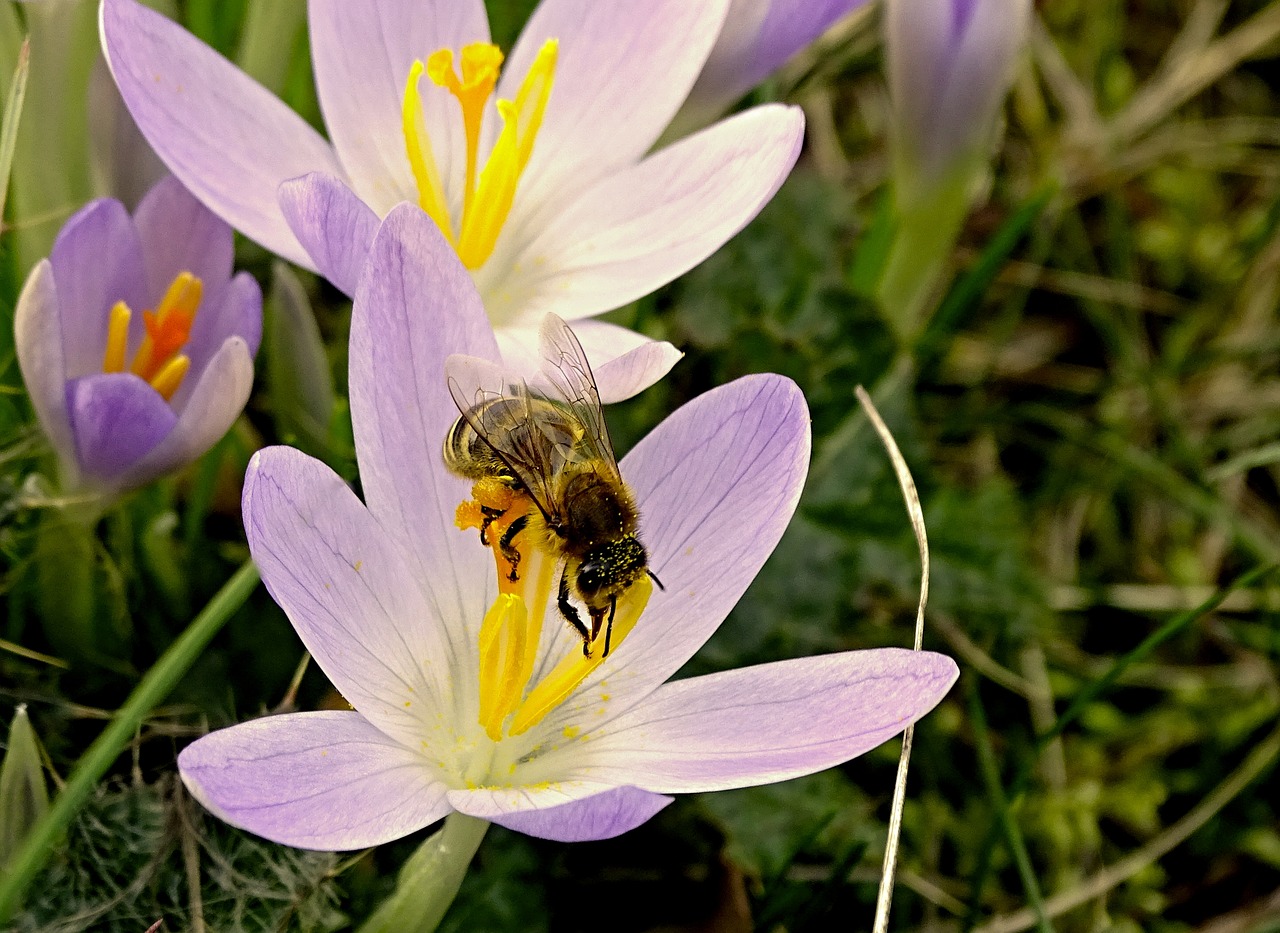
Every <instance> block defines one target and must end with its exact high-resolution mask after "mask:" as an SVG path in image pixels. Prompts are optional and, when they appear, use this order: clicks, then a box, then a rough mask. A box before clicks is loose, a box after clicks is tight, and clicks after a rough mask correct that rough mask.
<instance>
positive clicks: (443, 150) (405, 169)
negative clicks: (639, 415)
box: [102, 0, 804, 401]
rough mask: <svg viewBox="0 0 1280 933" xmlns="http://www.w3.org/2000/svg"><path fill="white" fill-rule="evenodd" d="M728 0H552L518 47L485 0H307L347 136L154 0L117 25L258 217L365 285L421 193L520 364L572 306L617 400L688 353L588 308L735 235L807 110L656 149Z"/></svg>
mask: <svg viewBox="0 0 1280 933" xmlns="http://www.w3.org/2000/svg"><path fill="white" fill-rule="evenodd" d="M728 6H729V0H699V2H696V3H690V2H688V0H649V2H645V3H636V2H633V0H590V2H584V0H543V2H542V3H541V5H540V6H539V7H538V8H537V9H536V10H535V11H534V13H533V15H532V17H531V18H530V20H529V23H528V25H527V26H526V27H525V29H524V32H523V34H522V35H521V36H520V38H519V40H518V41H517V42H516V44H515V47H514V48H513V49H512V50H511V53H510V55H508V56H506V57H505V58H504V56H503V54H502V53H501V52H500V51H499V50H498V48H497V47H496V46H493V45H491V44H490V43H489V27H488V22H487V18H486V14H485V8H484V3H483V2H482V0H368V2H360V3H354V2H351V0H311V2H310V9H309V21H310V32H311V52H312V58H313V61H314V65H315V77H316V85H317V90H318V92H319V97H320V104H321V109H322V110H323V112H324V117H325V123H326V125H327V128H328V132H329V140H326V139H324V138H323V137H322V136H321V135H320V134H318V133H317V132H316V131H315V130H313V129H312V128H311V127H309V126H308V125H307V124H306V123H305V122H304V121H303V120H302V119H301V117H299V116H298V115H297V114H296V113H294V112H293V111H291V110H289V109H288V107H286V106H285V105H284V104H283V103H282V102H281V101H279V100H278V99H276V98H275V97H274V96H272V95H271V94H270V93H269V92H267V91H266V90H265V89H264V88H262V87H261V86H259V85H257V84H255V83H254V82H253V81H252V80H251V79H250V78H248V77H247V76H246V75H245V74H243V73H242V72H240V71H239V70H237V69H236V68H235V67H234V66H232V65H231V64H230V63H229V62H227V61H226V60H225V59H223V58H222V57H220V56H219V55H217V54H216V53H215V52H213V51H212V50H211V49H209V48H208V47H207V46H205V45H203V44H202V43H200V42H199V41H198V40H196V39H195V38H194V37H193V36H191V35H190V34H189V33H187V32H185V31H183V30H182V29H181V28H180V27H178V26H177V25H176V24H174V23H172V22H170V21H169V20H167V19H165V18H164V17H162V16H160V15H158V14H156V13H154V12H153V11H151V10H148V9H146V8H145V7H143V6H141V5H140V4H138V3H137V2H136V0H103V4H102V34H103V44H104V48H105V49H106V53H107V58H108V61H109V63H110V65H111V69H112V72H113V74H114V75H115V78H116V82H117V84H118V85H119V87H120V91H121V93H122V94H123V96H124V99H125V102H126V103H127V104H128V106H129V109H130V110H131V112H132V113H133V116H134V119H135V120H136V121H137V123H138V126H139V127H140V128H141V129H142V132H143V134H144V135H145V136H146V137H147V139H148V140H149V141H150V142H151V145H152V146H153V147H154V148H155V150H156V152H157V153H159V155H160V157H161V158H162V159H163V160H164V161H165V163H166V164H167V165H168V166H169V168H170V169H171V170H172V171H173V172H174V174H176V175H177V176H178V177H179V178H181V179H182V180H183V181H184V182H185V183H186V184H187V185H188V186H189V187H190V188H191V190H192V191H194V192H195V193H196V195H197V196H198V197H200V198H201V199H202V200H203V201H204V202H205V203H206V204H208V205H209V206H210V207H211V208H212V209H213V210H214V211H216V212H217V213H218V214H219V215H220V216H222V217H224V218H226V219H227V220H228V221H229V222H230V223H231V224H232V225H234V226H235V227H236V228H237V229H239V230H240V231H242V232H243V233H244V234H245V235H247V236H249V237H250V238H252V239H254V240H256V241H258V242H259V243H261V244H263V245H264V246H266V247H267V248H268V249H270V250H272V251H274V252H276V253H279V254H280V255H282V256H284V257H286V258H288V259H290V260H292V261H294V262H296V263H299V264H300V265H303V266H306V267H308V268H312V269H317V270H319V271H320V272H322V273H323V274H324V275H325V276H327V277H328V278H329V279H330V280H331V281H332V282H333V283H334V284H336V285H337V286H338V287H339V288H341V289H343V290H344V291H346V292H347V293H348V294H353V293H354V289H355V287H356V284H357V279H358V276H359V273H360V270H361V269H362V268H363V265H364V260H365V257H366V255H367V251H368V246H369V244H370V242H371V241H372V239H373V235H374V232H375V230H376V229H377V226H378V220H379V218H381V217H384V216H385V215H386V214H387V212H388V211H389V210H390V209H391V208H392V207H393V206H394V205H396V204H398V203H401V202H403V201H409V202H412V203H415V204H418V205H419V206H420V207H422V208H423V210H425V211H426V212H427V213H428V214H430V215H431V216H432V218H433V219H434V220H435V221H436V223H437V224H438V226H439V227H440V229H441V230H442V231H444V233H445V235H446V238H447V239H448V240H449V241H450V242H451V243H452V244H453V245H454V247H455V250H456V252H457V253H458V255H459V257H460V258H461V259H462V260H463V262H464V264H465V265H466V266H467V268H468V270H469V271H470V274H471V276H472V278H473V279H474V281H475V283H476V285H477V287H478V288H479V290H480V293H481V295H482V297H483V300H484V305H485V309H486V310H487V312H488V314H489V318H490V320H491V322H492V326H493V327H494V328H495V329H496V331H497V333H498V344H499V347H500V348H501V350H502V352H503V356H504V358H505V359H506V360H507V362H508V363H509V364H512V365H515V366H520V365H522V364H523V365H528V364H529V363H530V362H531V360H532V359H533V358H534V357H535V356H536V346H537V333H538V325H539V324H540V323H541V320H542V317H543V314H544V313H545V312H547V311H552V310H554V311H555V312H556V313H557V314H559V315H561V316H562V317H563V318H565V319H566V320H569V321H570V322H571V323H572V324H573V327H574V330H575V331H576V333H577V335H578V337H579V338H580V340H581V342H582V343H583V345H584V346H585V348H586V350H587V353H588V355H589V356H590V357H591V360H592V362H593V364H594V365H595V367H596V378H597V382H598V384H599V386H600V389H601V394H602V395H603V396H604V398H605V399H606V401H607V400H611V399H619V398H624V397H626V396H627V395H630V394H633V393H634V392H637V391H639V390H640V389H642V388H644V387H646V386H648V385H650V384H652V383H653V382H655V381H656V380H657V379H659V378H661V376H662V375H663V374H665V373H666V372H667V371H668V370H669V369H670V367H671V366H672V365H673V364H674V362H675V360H676V359H678V357H679V354H678V353H677V352H676V351H675V350H674V348H672V347H671V346H670V345H668V344H655V343H654V342H652V341H650V340H648V339H647V338H644V337H642V336H640V335H639V334H635V333H633V332H631V331H628V330H626V329H624V328H620V327H617V326H615V325H611V324H606V323H603V322H599V321H592V320H588V319H589V318H591V317H592V316H594V315H597V314H600V313H601V312H604V311H607V310H609V309H611V308H617V307H620V306H621V305H624V304H626V303H627V302H630V301H633V300H635V299H637V298H640V297H642V296H644V295H646V294H648V293H649V292H651V291H653V290H654V289H655V288H657V287H659V286H661V285H663V284H665V283H667V282H669V281H671V280H672V279H674V278H675V277H676V276H678V275H680V274H681V273H683V272H685V271H686V270H688V269H690V268H692V267H693V266H694V265H696V264H697V263H699V262H701V261H702V260H703V259H705V258H706V257H707V256H708V255H710V254H711V253H712V252H714V251H715V250H716V249H718V248H719V247H720V245H721V244H723V243H724V242H725V241H726V240H728V239H729V238H730V237H731V236H733V235H734V234H735V233H737V232H738V230H740V229H741V228H742V227H743V226H744V225H745V224H746V223H747V222H748V221H749V220H750V219H751V218H752V217H754V216H755V215H756V213H757V212H758V211H759V210H760V209H761V207H763V206H764V204H765V203H767V202H768V200H769V199H770V198H771V197H772V196H773V194H774V192H775V191H776V190H777V189H778V186H779V185H781V183H782V181H783V180H784V179H785V178H786V176H787V173H788V172H789V171H790V170H791V167H792V165H793V164H794V163H795V160H796V158H797V156H798V154H799V151H800V145H801V140H802V136H803V123H804V121H803V117H802V115H801V113H800V111H799V109H798V108H795V107H784V106H780V105H769V106H765V107H757V108H755V109H754V110H750V111H748V112H746V113H743V114H739V115H737V116H735V117H733V118H732V119H729V120H726V121H724V122H722V123H719V124H717V125H715V126H713V127H710V128H708V129H707V130H705V131H703V132H701V133H698V134H696V135H695V136H692V137H689V138H687V139H684V140H682V141H680V142H679V143H677V144H675V145H672V146H668V147H666V148H664V149H661V150H660V151H658V152H656V153H653V154H649V153H650V150H651V149H652V147H653V145H654V143H655V141H656V140H657V139H658V138H659V136H660V135H661V134H662V131H663V130H664V128H665V127H666V126H667V124H668V123H669V122H670V121H671V119H672V117H673V116H674V114H675V113H676V111H677V109H678V108H679V107H680V104H681V102H682V101H683V100H684V99H685V97H686V96H687V95H688V93H689V89H690V88H691V87H692V86H693V83H694V80H695V79H696V78H697V76H698V73H699V72H700V71H701V70H702V67H703V64H704V63H705V62H706V60H707V56H708V54H709V53H710V52H711V49H712V46H713V45H714V44H715V40H716V37H717V36H718V35H719V33H720V29H721V26H722V24H723V23H724V19H725V13H726V11H727V9H728ZM495 99H496V104H495V103H494V100H495Z"/></svg>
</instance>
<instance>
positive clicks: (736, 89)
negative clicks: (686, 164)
mask: <svg viewBox="0 0 1280 933" xmlns="http://www.w3.org/2000/svg"><path fill="white" fill-rule="evenodd" d="M867 2H868V0H732V2H731V3H730V5H729V15H728V16H726V17H725V21H724V28H723V29H721V30H720V36H719V38H718V39H716V44H715V46H714V47H713V48H712V49H711V54H710V55H709V56H707V63H706V64H705V65H704V66H703V68H702V73H701V74H699V75H698V80H697V81H695V82H694V85H693V90H691V91H690V92H689V97H688V99H687V100H686V101H685V103H684V106H683V107H682V108H681V110H680V115H679V118H678V122H679V124H680V125H681V126H682V127H688V128H689V129H694V128H697V127H700V126H703V125H705V124H706V123H708V122H710V121H711V120H713V119H715V118H716V117H718V116H719V115H720V114H722V113H724V112H725V110H726V109H728V107H729V105H730V104H732V103H733V102H734V101H736V100H737V99H738V98H740V97H741V96H742V95H743V94H745V93H746V92H747V91H749V90H751V89H752V88H753V87H755V86H756V85H757V84H759V83H760V82H761V81H763V80H764V79H765V78H767V77H769V75H771V74H773V73H774V72H775V71H777V70H778V69H779V68H781V67H782V66H783V65H784V64H786V62H787V61H788V59H790V58H791V57H792V56H793V55H796V54H797V53H799V52H800V51H802V50H803V49H805V48H806V47H807V46H808V45H809V44H810V43H812V42H813V41H814V40H815V39H817V38H818V37H819V36H821V35H822V34H823V33H824V32H826V31H827V29H828V28H829V27H830V26H832V25H833V24H834V23H835V22H836V20H838V19H840V17H842V16H845V15H846V14H848V13H851V12H852V11H853V10H855V9H857V8H858V7H861V6H865V5H866V4H867Z"/></svg>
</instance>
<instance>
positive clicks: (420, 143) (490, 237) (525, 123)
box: [401, 39, 558, 269]
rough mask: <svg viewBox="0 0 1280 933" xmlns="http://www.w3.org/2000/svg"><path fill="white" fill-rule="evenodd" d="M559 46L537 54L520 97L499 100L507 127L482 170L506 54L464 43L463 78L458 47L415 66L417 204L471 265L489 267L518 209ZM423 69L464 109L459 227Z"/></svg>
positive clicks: (412, 144) (408, 138) (411, 147)
mask: <svg viewBox="0 0 1280 933" xmlns="http://www.w3.org/2000/svg"><path fill="white" fill-rule="evenodd" d="M557 48H558V43H557V42H556V40H555V39H548V40H547V41H546V42H545V43H544V44H543V46H542V48H541V49H540V50H539V51H538V54H537V56H536V57H535V58H534V60H533V65H532V66H531V67H530V68H529V73H528V74H527V75H525V78H524V81H523V82H522V83H521V85H520V90H519V92H518V93H517V94H516V99H515V100H514V101H510V100H499V101H497V103H496V106H497V109H498V114H499V116H501V117H502V130H501V131H500V132H499V133H498V138H497V141H496V142H494V144H493V149H492V150H491V151H490V153H489V158H488V160H487V161H486V162H485V164H484V168H483V169H481V168H480V167H479V160H480V126H481V124H482V123H483V122H484V114H485V105H486V104H487V103H488V101H489V97H490V96H491V95H492V94H493V89H494V87H495V86H496V85H497V83H498V75H499V74H500V73H501V71H502V52H501V51H499V49H498V47H497V46H496V45H490V44H489V43H487V42H474V43H472V44H471V45H467V46H463V48H462V53H461V60H462V61H461V70H462V74H461V76H459V75H458V73H457V72H456V71H455V70H454V67H453V51H452V50H451V49H439V50H438V51H436V52H433V53H432V54H431V55H430V56H429V57H428V58H427V63H426V65H425V66H424V65H423V64H422V62H421V61H415V62H414V63H413V66H412V67H411V68H410V69H409V80H408V81H407V82H406V83H405V88H404V105H403V108H402V111H401V115H402V122H403V126H404V142H405V150H406V152H407V153H408V156H409V165H410V167H411V168H412V169H413V178H414V182H415V183H416V184H417V187H418V204H419V205H420V206H421V207H422V209H423V210H424V211H426V212H427V213H428V214H429V215H430V216H431V219H432V220H434V221H435V222H436V226H438V227H439V228H440V230H441V231H442V232H443V233H444V235H445V237H446V238H448V240H449V242H450V243H452V244H453V247H454V249H456V250H457V252H458V257H459V258H460V259H461V260H462V263H463V265H465V266H466V267H467V268H468V269H478V268H479V267H480V266H482V265H484V263H485V261H486V260H487V259H488V258H489V256H490V255H491V254H492V253H493V248H494V245H495V244H496V243H497V242H498V234H499V233H501V232H502V225H503V224H504V223H506V220H507V215H508V214H509V213H510V212H511V204H512V201H513V200H514V199H515V194H516V186H517V185H518V184H519V182H520V175H521V173H523V172H524V168H525V166H526V165H527V164H528V162H529V156H530V155H532V154H533V143H534V140H535V139H536V138H537V135H538V129H539V127H541V126H542V115H543V114H544V113H545V112H546V109H547V99H548V98H549V97H550V96H551V85H552V82H553V80H554V78H555V70H556V50H557ZM423 71H426V73H427V76H428V77H429V78H430V79H431V80H432V81H433V82H434V83H435V84H438V85H439V86H440V87H442V88H444V89H445V90H447V91H448V92H449V93H450V94H452V95H453V96H454V97H455V98H456V99H457V101H458V106H459V107H461V108H462V127H463V133H464V136H465V139H466V144H467V165H466V177H465V179H464V182H463V188H462V216H461V218H460V220H459V222H458V224H457V226H456V227H455V225H454V219H453V217H452V215H451V214H450V212H449V202H448V200H447V199H446V197H445V193H444V185H443V183H442V181H441V179H440V170H439V168H438V167H437V165H436V160H435V154H434V153H433V152H432V149H431V139H430V137H429V135H428V133H427V127H426V123H425V121H424V119H423V116H422V97H421V95H420V94H419V92H418V80H419V79H420V78H421V77H422V73H423ZM477 175H478V176H479V178H478V180H477Z"/></svg>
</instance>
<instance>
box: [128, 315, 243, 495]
mask: <svg viewBox="0 0 1280 933" xmlns="http://www.w3.org/2000/svg"><path fill="white" fill-rule="evenodd" d="M193 379H194V380H195V381H194V383H193V384H192V385H190V386H188V385H187V384H186V383H187V382H188V381H191V380H193ZM252 388H253V360H252V359H251V358H250V356H249V348H248V346H246V344H245V342H244V340H242V339H241V338H239V337H232V338H230V339H228V340H227V341H226V342H225V343H224V344H223V345H222V347H221V348H220V349H219V350H218V352H217V353H215V354H214V355H213V359H211V360H210V361H209V365H208V366H206V367H205V368H204V371H203V372H201V373H200V374H199V377H198V379H197V378H196V373H195V372H194V371H193V372H192V373H191V374H190V375H188V376H187V379H186V380H184V382H183V386H182V388H181V389H180V390H179V392H178V393H177V394H175V395H174V403H175V406H174V407H175V408H176V409H177V410H178V412H179V414H178V423H177V424H176V425H175V426H174V429H173V430H172V431H171V432H170V433H169V436H168V437H166V438H165V439H164V440H163V441H162V442H161V443H159V444H157V445H156V447H155V448H154V449H153V450H152V451H151V453H149V454H147V456H146V457H144V458H143V459H142V460H140V461H139V462H138V464H137V465H136V466H134V467H133V469H131V470H130V471H129V473H128V474H127V476H126V477H125V482H126V483H127V485H129V486H141V485H142V484H143V483H148V482H150V481H151V480H153V479H155V478H156V477H157V476H161V475H163V474H165V473H168V472H170V471H171V470H175V469H177V468H178V467H180V466H183V465H184V464H187V463H190V462H191V461H192V460H195V459H196V458H197V457H199V456H201V455H203V454H204V453H205V452H206V451H208V450H209V448H210V447H212V446H213V445H214V444H216V443H217V442H218V441H220V440H221V439H222V437H223V435H224V434H226V433H227V431H229V430H230V429H231V425H233V424H235V420H236V418H238V417H240V412H241V411H243V410H244V404H245V402H247V401H248V400H249V392H250V390H251V389H252ZM179 401H182V402H183V404H181V405H178V404H177V403H178V402H179Z"/></svg>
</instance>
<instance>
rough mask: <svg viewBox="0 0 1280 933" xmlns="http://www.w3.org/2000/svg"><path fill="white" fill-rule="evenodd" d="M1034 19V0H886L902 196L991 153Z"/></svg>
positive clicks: (915, 194) (923, 194) (912, 196)
mask: <svg viewBox="0 0 1280 933" xmlns="http://www.w3.org/2000/svg"><path fill="white" fill-rule="evenodd" d="M1030 19H1031V0H886V3H885V11H884V28H885V68H886V71H887V72H888V77H889V93H890V96H891V97H892V98H893V112H894V123H893V134H894V140H893V142H894V158H895V162H896V165H895V175H894V181H895V184H896V186H897V190H898V198H899V199H900V200H904V201H914V200H919V199H924V198H927V197H929V196H930V194H931V190H932V189H936V188H937V187H938V186H939V185H942V184H946V183H947V180H948V176H951V175H954V174H955V173H957V172H960V173H962V174H964V175H965V176H971V175H973V173H974V169H975V166H974V163H975V162H978V163H981V162H984V161H985V160H986V158H987V156H988V154H989V153H990V151H991V148H992V146H993V145H994V143H995V130H996V118H997V116H998V115H999V112H1000V108H1001V106H1002V105H1003V103H1004V98H1005V95H1006V94H1008V92H1009V85H1010V84H1011V83H1012V81H1013V68H1014V64H1015V63H1016V61H1017V59H1018V56H1019V55H1020V54H1021V53H1022V49H1023V46H1024V45H1025V44H1026V40H1027V29H1028V26H1029V24H1030Z"/></svg>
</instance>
